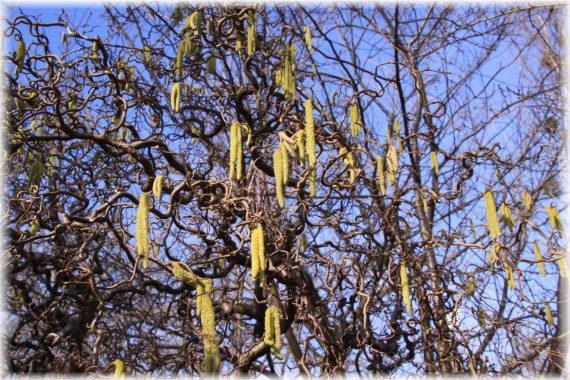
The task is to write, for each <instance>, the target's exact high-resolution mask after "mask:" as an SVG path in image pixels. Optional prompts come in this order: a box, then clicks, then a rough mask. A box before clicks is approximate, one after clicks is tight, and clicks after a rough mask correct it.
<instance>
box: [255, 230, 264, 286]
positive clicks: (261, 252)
mask: <svg viewBox="0 0 570 380" xmlns="http://www.w3.org/2000/svg"><path fill="white" fill-rule="evenodd" d="M256 231H257V239H256V242H257V253H258V255H257V261H258V265H259V284H260V285H261V286H264V285H265V269H266V268H267V266H266V264H265V233H264V232H263V226H262V225H261V223H258V224H257V228H256Z"/></svg>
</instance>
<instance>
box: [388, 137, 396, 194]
mask: <svg viewBox="0 0 570 380" xmlns="http://www.w3.org/2000/svg"><path fill="white" fill-rule="evenodd" d="M386 166H387V168H388V172H387V173H386V177H387V178H388V182H390V185H392V186H393V185H394V183H396V173H397V172H398V155H397V153H396V147H394V145H392V144H390V145H389V146H388V152H387V153H386Z"/></svg>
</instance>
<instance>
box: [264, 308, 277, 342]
mask: <svg viewBox="0 0 570 380" xmlns="http://www.w3.org/2000/svg"><path fill="white" fill-rule="evenodd" d="M272 307H274V306H270V307H268V308H267V309H266V310H265V334H264V336H263V341H264V342H265V344H267V345H269V346H273V345H274V344H275V324H274V323H273V311H272V309H271V308H272Z"/></svg>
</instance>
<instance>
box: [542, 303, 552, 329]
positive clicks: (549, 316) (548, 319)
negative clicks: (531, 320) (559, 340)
mask: <svg viewBox="0 0 570 380" xmlns="http://www.w3.org/2000/svg"><path fill="white" fill-rule="evenodd" d="M544 314H545V315H546V323H548V325H549V326H553V325H554V318H553V317H552V310H550V306H548V305H544Z"/></svg>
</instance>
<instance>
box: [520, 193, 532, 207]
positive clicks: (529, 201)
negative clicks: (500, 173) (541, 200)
mask: <svg viewBox="0 0 570 380" xmlns="http://www.w3.org/2000/svg"><path fill="white" fill-rule="evenodd" d="M522 199H523V203H524V205H525V206H526V209H527V210H528V211H530V210H531V208H532V197H531V195H530V194H529V193H528V192H526V191H523V193H522Z"/></svg>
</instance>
